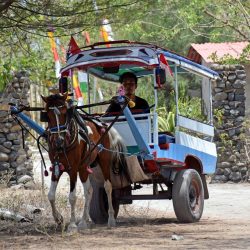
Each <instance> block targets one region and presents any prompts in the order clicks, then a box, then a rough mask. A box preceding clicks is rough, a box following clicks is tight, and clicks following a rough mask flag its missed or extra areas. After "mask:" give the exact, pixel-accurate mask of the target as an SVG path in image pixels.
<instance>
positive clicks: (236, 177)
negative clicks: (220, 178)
mask: <svg viewBox="0 0 250 250" xmlns="http://www.w3.org/2000/svg"><path fill="white" fill-rule="evenodd" d="M229 180H231V181H233V182H240V181H241V173H240V172H232V173H231V174H230V176H229Z"/></svg>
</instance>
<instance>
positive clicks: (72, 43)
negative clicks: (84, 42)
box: [67, 36, 81, 59]
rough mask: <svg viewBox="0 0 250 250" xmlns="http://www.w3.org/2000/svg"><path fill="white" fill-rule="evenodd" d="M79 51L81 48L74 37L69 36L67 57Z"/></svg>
mask: <svg viewBox="0 0 250 250" xmlns="http://www.w3.org/2000/svg"><path fill="white" fill-rule="evenodd" d="M79 52H81V50H80V48H79V47H78V45H77V43H76V41H75V39H74V37H73V36H71V38H70V41H69V46H68V51H67V59H68V58H69V56H70V55H75V54H77V53H79Z"/></svg>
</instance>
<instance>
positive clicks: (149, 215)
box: [0, 184, 250, 249]
mask: <svg viewBox="0 0 250 250" xmlns="http://www.w3.org/2000/svg"><path fill="white" fill-rule="evenodd" d="M209 191H210V199H209V200H206V201H205V209H204V214H203V217H202V219H201V221H200V222H199V223H195V224H180V223H178V222H177V220H176V218H175V215H174V212H173V208H172V202H171V201H160V202H153V201H151V202H146V201H145V202H144V201H143V202H136V203H135V204H133V205H127V206H124V207H121V209H120V213H119V216H118V220H117V227H116V228H114V229H107V228H106V226H100V225H97V226H93V227H92V229H89V230H86V232H84V233H83V234H76V235H71V236H69V235H67V234H66V233H65V232H63V231H62V229H61V228H57V227H56V226H55V224H54V222H53V220H52V218H51V214H50V207H49V204H48V203H47V202H46V203H43V202H42V201H41V199H40V193H39V192H38V193H36V192H34V191H33V192H30V191H20V192H17V191H13V193H10V191H9V190H0V192H1V197H0V205H1V206H3V205H5V206H6V204H7V205H8V206H11V204H12V206H14V205H13V204H15V203H16V202H17V201H18V204H19V205H20V204H22V203H23V202H25V201H26V202H27V200H29V201H30V203H31V204H32V205H36V206H44V208H45V210H44V212H43V214H42V215H37V216H35V217H34V218H33V219H34V220H33V222H32V223H16V222H8V221H3V220H2V221H0V249H168V248H169V249H170V248H172V249H173V248H174V249H250V199H249V198H250V185H249V184H220V185H219V184H211V185H209ZM24 193H25V194H24ZM35 193H36V194H35ZM6 202H7V203H6ZM58 205H59V208H60V211H62V213H63V215H64V217H65V219H66V221H68V220H69V206H68V203H67V196H66V194H60V195H59V199H58ZM81 206H82V201H81V199H79V201H78V217H80V215H81V214H80V207H81ZM173 235H177V238H178V240H172V236H173Z"/></svg>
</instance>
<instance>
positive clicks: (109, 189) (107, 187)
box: [104, 180, 116, 227]
mask: <svg viewBox="0 0 250 250" xmlns="http://www.w3.org/2000/svg"><path fill="white" fill-rule="evenodd" d="M104 188H105V191H106V194H107V197H108V205H109V210H108V214H109V219H108V227H115V225H116V222H115V216H114V209H113V205H112V184H111V182H110V181H109V180H107V181H105V182H104Z"/></svg>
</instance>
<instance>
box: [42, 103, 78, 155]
mask: <svg viewBox="0 0 250 250" xmlns="http://www.w3.org/2000/svg"><path fill="white" fill-rule="evenodd" d="M64 107H66V108H67V113H66V114H65V115H66V121H65V123H64V124H60V119H59V117H60V115H62V113H61V111H60V109H62V108H64ZM48 111H53V114H54V116H55V120H56V125H55V126H53V127H48V129H47V131H48V135H49V142H50V143H49V144H51V145H50V147H53V146H52V144H53V142H52V141H51V139H50V138H51V136H52V135H58V136H57V139H56V140H58V143H59V144H62V145H61V149H63V150H64V151H65V150H66V151H67V150H68V149H69V148H71V147H72V145H73V144H74V143H75V141H76V138H77V124H76V122H75V120H74V119H73V117H70V112H71V108H69V107H68V106H67V105H66V104H62V105H60V106H53V107H48ZM48 111H47V112H48ZM72 128H73V129H75V133H74V134H73V139H71V138H70V136H72V135H71V131H70V130H71V129H72ZM65 137H69V140H70V142H69V144H68V145H65V143H66V139H67V138H66V139H65ZM58 148H59V147H58ZM56 151H58V152H59V151H60V150H58V149H56Z"/></svg>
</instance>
